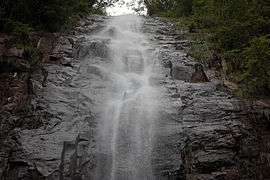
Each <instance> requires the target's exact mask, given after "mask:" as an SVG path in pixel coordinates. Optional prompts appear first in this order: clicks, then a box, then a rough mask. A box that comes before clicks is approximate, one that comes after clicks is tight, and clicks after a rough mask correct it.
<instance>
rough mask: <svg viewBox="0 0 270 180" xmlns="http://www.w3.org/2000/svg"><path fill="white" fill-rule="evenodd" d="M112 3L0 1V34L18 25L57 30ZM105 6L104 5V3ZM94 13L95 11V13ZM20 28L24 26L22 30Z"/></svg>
mask: <svg viewBox="0 0 270 180" xmlns="http://www.w3.org/2000/svg"><path fill="white" fill-rule="evenodd" d="M112 1H113V0H12V1H10V0H1V1H0V32H1V31H2V32H3V31H4V32H9V33H10V32H14V31H15V30H16V29H18V28H17V27H19V26H20V24H23V25H27V26H29V27H31V28H33V29H36V30H45V31H50V32H55V31H60V30H61V29H62V28H63V26H64V25H65V24H69V23H70V21H71V19H72V17H73V16H85V15H87V14H89V13H90V12H91V11H95V6H94V5H95V4H98V6H96V7H97V8H98V9H99V11H98V12H100V9H101V6H105V5H107V4H109V3H111V2H112ZM106 3H107V4H106ZM95 12H97V11H95ZM22 28H24V27H22Z"/></svg>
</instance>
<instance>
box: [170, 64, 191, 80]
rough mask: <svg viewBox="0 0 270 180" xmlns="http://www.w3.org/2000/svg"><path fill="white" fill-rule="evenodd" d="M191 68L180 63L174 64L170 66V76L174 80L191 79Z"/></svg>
mask: <svg viewBox="0 0 270 180" xmlns="http://www.w3.org/2000/svg"><path fill="white" fill-rule="evenodd" d="M191 73H192V68H191V67H187V66H182V65H174V66H173V68H172V77H173V78H174V79H176V80H182V81H187V82H189V81H190V80H191Z"/></svg>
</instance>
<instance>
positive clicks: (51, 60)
mask: <svg viewBox="0 0 270 180" xmlns="http://www.w3.org/2000/svg"><path fill="white" fill-rule="evenodd" d="M106 21H107V18H106V17H102V16H95V17H89V18H86V19H84V20H83V21H82V22H81V23H80V25H78V27H76V28H75V29H74V32H72V33H71V34H67V35H56V34H54V35H48V36H50V37H43V38H40V36H39V35H36V36H35V37H38V38H34V39H35V43H36V44H37V47H38V48H39V49H40V50H41V52H42V53H43V54H44V56H43V57H44V58H43V61H44V62H46V64H44V66H45V67H46V69H47V71H48V74H47V75H48V77H47V83H46V84H47V86H46V87H45V86H43V76H42V73H40V72H39V71H35V72H34V74H33V76H32V79H31V81H32V86H33V90H34V97H33V98H32V101H31V102H29V104H28V105H29V106H27V107H28V108H29V109H28V110H27V112H18V113H13V111H10V109H13V110H14V109H21V108H20V107H26V106H25V103H24V102H25V99H27V96H28V93H27V92H28V91H29V84H27V81H26V80H25V79H24V76H22V75H19V74H18V73H17V74H16V72H17V71H14V72H12V73H10V72H9V73H7V74H4V75H3V76H2V73H1V75H0V82H1V83H0V93H1V94H0V95H1V99H0V112H1V113H0V179H3V180H15V179H24V180H39V179H41V180H55V179H57V180H58V179H60V180H66V179H72V180H77V179H78V180H81V179H82V180H84V179H91V178H93V177H94V171H93V169H95V167H96V164H95V163H96V160H95V158H96V157H95V154H96V153H98V152H97V149H96V142H95V141H96V137H95V136H96V134H95V133H96V130H97V118H98V117H99V115H100V114H99V113H100V108H101V107H102V105H103V104H102V103H104V96H105V89H106V87H107V86H110V85H111V83H110V77H108V76H107V74H106V72H104V71H103V70H102V69H101V68H100V67H99V66H98V63H103V64H106V63H110V59H108V54H109V53H110V50H109V47H108V43H109V42H108V41H106V38H104V39H105V40H100V39H87V38H85V37H84V36H87V35H88V34H89V33H94V32H96V31H98V30H100V28H101V27H103V26H104V24H105V23H106ZM115 31H116V30H115V29H111V30H109V31H108V35H109V36H116V35H117V34H116V32H115ZM143 32H144V33H146V34H148V35H149V37H150V39H152V42H153V44H152V46H153V49H154V50H152V51H153V52H157V61H159V62H157V64H158V65H157V66H155V67H156V68H158V72H159V74H158V75H157V76H153V77H151V79H150V81H151V82H150V84H151V85H152V86H155V87H157V88H160V91H161V94H162V95H164V96H163V97H162V99H161V100H162V104H158V106H160V107H159V108H160V109H161V110H160V111H159V112H158V113H159V114H158V115H159V120H158V122H155V123H156V124H155V125H156V126H157V127H156V131H157V133H156V137H155V139H154V141H155V145H154V148H153V154H152V156H153V157H151V158H152V163H153V173H154V175H155V176H156V177H157V179H181V180H184V179H185V180H255V179H259V180H265V179H269V178H270V174H269V168H270V165H269V157H270V146H269V144H270V140H269V139H270V133H269V130H268V129H269V111H268V108H266V107H264V108H262V109H261V112H260V113H258V111H257V109H258V108H257V107H256V108H255V109H253V108H252V107H254V106H250V105H249V104H245V103H244V102H243V101H242V100H240V99H237V98H235V97H234V96H233V95H231V94H230V93H229V92H227V91H226V88H224V87H220V86H222V85H221V84H218V83H216V80H215V78H214V79H213V77H207V76H206V74H208V73H207V71H208V70H207V69H205V70H203V68H202V66H201V65H198V64H197V63H196V62H195V61H194V60H193V59H192V58H190V57H189V56H187V54H186V53H185V52H184V49H185V47H188V46H189V45H190V42H189V41H187V40H184V34H183V33H182V32H177V31H175V29H174V27H173V24H171V23H168V22H164V21H162V20H160V19H159V18H146V19H145V25H144V27H143ZM5 39H6V38H4V39H1V38H0V49H2V48H3V47H4V44H5V43H6V41H7V40H5ZM156 50H157V51H156ZM7 52H9V53H10V52H12V53H10V54H13V55H12V56H15V57H16V59H23V56H22V55H21V51H20V50H18V49H16V50H15V49H13V50H10V51H7ZM132 58H136V59H137V58H138V59H141V57H133V56H128V57H127V60H129V61H131V60H133V59H132ZM93 62H96V64H97V65H93ZM168 62H171V65H172V66H168ZM134 67H135V68H134ZM134 67H132V68H134V69H135V70H136V71H137V70H138V71H140V70H141V69H142V68H141V67H139V66H137V64H134ZM15 69H18V68H17V67H16V68H15ZM170 69H172V76H173V78H170V77H168V74H169V73H170V72H169V70H170ZM1 71H2V70H1ZM22 74H23V73H22ZM166 76H167V77H166ZM21 102H23V103H21ZM14 103H15V104H14ZM255 117H256V118H255ZM267 117H268V118H267ZM104 156H105V155H104ZM101 157H103V156H101Z"/></svg>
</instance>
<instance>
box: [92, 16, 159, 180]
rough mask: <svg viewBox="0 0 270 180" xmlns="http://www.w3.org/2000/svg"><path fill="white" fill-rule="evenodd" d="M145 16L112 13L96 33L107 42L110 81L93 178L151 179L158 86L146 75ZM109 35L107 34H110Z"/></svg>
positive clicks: (149, 63) (150, 64) (149, 68)
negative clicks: (105, 24)
mask: <svg viewBox="0 0 270 180" xmlns="http://www.w3.org/2000/svg"><path fill="white" fill-rule="evenodd" d="M142 25H143V18H141V17H139V16H131V15H126V16H118V17H113V18H112V19H111V20H110V21H109V22H108V24H107V27H106V28H105V29H104V30H103V31H101V32H100V33H99V34H98V35H97V37H98V38H105V39H107V41H108V42H109V45H108V46H109V57H108V59H109V61H110V63H109V65H108V64H106V65H103V67H102V68H103V69H106V72H107V76H108V77H109V79H110V83H109V85H108V87H107V98H106V102H105V103H104V106H103V108H102V113H101V114H102V115H101V117H100V120H99V122H98V123H99V125H98V133H97V134H98V138H97V145H98V150H97V151H98V152H97V154H98V155H97V168H96V173H95V174H96V175H95V179H98V180H106V179H110V180H121V179H123V180H130V179H131V180H144V179H145V180H146V179H147V180H151V179H153V173H152V165H151V154H152V149H153V136H154V125H155V119H156V118H157V113H156V111H157V101H158V96H159V91H158V89H157V88H155V87H154V86H151V83H149V80H150V79H151V76H152V75H153V69H154V67H155V62H154V60H155V58H154V53H153V52H151V51H149V49H150V48H151V47H150V44H149V42H148V40H147V37H146V36H145V35H144V34H143V33H142V32H141V28H142ZM108 39H109V40H108Z"/></svg>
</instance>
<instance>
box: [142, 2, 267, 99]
mask: <svg viewBox="0 0 270 180" xmlns="http://www.w3.org/2000/svg"><path fill="white" fill-rule="evenodd" d="M145 4H146V7H147V8H148V10H149V13H150V15H151V14H156V15H162V16H166V17H169V18H174V19H175V18H178V19H179V21H180V22H182V21H183V20H182V19H183V17H188V18H187V19H188V20H189V23H185V24H186V26H187V27H188V29H189V32H190V33H191V36H192V34H193V35H194V34H198V36H201V37H202V39H203V40H202V39H200V40H198V39H196V38H195V43H193V44H192V47H191V49H189V53H190V54H191V55H192V56H193V57H195V58H196V59H198V60H199V61H202V62H207V60H208V61H209V62H210V61H211V53H213V52H215V51H217V52H219V56H220V57H221V58H222V61H223V62H224V63H223V65H224V67H223V70H224V73H225V74H226V77H227V78H228V79H230V80H232V81H235V82H237V83H239V84H240V86H241V87H242V88H241V92H242V94H243V95H246V96H258V95H262V96H263V95H267V96H270V94H269V92H270V88H269V79H270V78H269V77H270V73H269V71H270V66H269V63H270V62H269V61H270V57H269V53H270V50H269V49H270V48H269V36H267V35H268V34H269V32H270V1H269V0H252V1H251V0H237V1H236V0H234V1H228V0H189V1H187V0H167V1H161V0H145ZM201 32H204V33H201ZM207 34H210V35H211V38H209V37H205V35H207ZM204 37H205V38H204Z"/></svg>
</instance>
